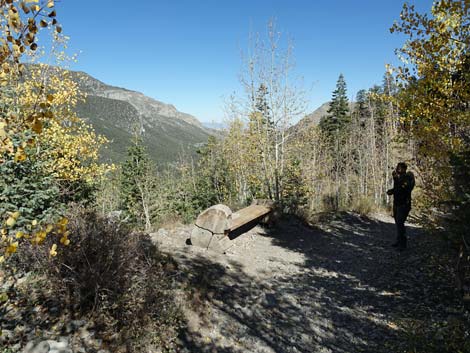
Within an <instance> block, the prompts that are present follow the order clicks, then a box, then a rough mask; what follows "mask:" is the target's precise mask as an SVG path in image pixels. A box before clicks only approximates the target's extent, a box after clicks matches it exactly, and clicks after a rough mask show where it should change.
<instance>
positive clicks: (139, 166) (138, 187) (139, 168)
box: [121, 137, 151, 225]
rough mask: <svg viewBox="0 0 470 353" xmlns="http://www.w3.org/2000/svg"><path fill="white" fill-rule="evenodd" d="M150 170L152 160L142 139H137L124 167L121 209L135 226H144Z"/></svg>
mask: <svg viewBox="0 0 470 353" xmlns="http://www.w3.org/2000/svg"><path fill="white" fill-rule="evenodd" d="M150 170H151V163H150V158H149V156H148V154H147V151H146V149H145V147H144V146H143V143H142V139H141V138H139V137H136V138H135V139H134V140H133V141H132V145H131V146H129V148H128V150H127V159H126V161H125V162H124V163H123V165H122V175H121V209H122V210H124V212H125V214H126V217H129V221H130V222H131V223H133V224H138V225H142V224H141V220H142V218H143V216H144V206H145V205H144V204H145V201H146V200H145V196H146V195H145V193H144V192H143V186H144V184H145V182H146V179H147V178H148V176H149V172H150Z"/></svg>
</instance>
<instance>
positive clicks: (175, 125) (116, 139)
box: [26, 64, 214, 164]
mask: <svg viewBox="0 0 470 353" xmlns="http://www.w3.org/2000/svg"><path fill="white" fill-rule="evenodd" d="M30 67H32V65H31V64H27V70H26V74H28V68H30ZM51 69H52V70H51ZM56 70H59V71H62V69H61V68H57V67H51V66H49V67H48V70H47V71H48V72H50V73H52V72H54V71H56ZM67 73H68V74H70V75H71V78H72V79H73V80H74V81H75V82H77V83H78V85H79V87H80V90H81V92H83V93H86V99H85V101H84V102H79V103H78V104H77V106H76V110H77V113H78V116H79V117H80V118H82V119H84V120H85V121H86V122H88V123H89V124H91V125H92V126H93V127H94V129H95V130H96V132H97V133H99V134H101V135H104V136H106V137H107V138H108V140H109V141H110V142H109V144H108V145H107V146H106V148H104V149H103V150H102V157H103V160H105V161H112V162H121V161H123V160H124V159H125V158H126V153H127V147H128V146H129V145H130V144H131V141H132V138H133V136H135V134H136V133H139V134H140V136H141V137H142V140H143V143H144V145H145V146H146V147H147V149H148V152H149V155H150V157H151V158H152V159H153V160H154V161H155V162H157V164H165V163H169V162H173V161H175V160H177V159H178V158H180V157H181V156H182V155H186V156H187V155H193V154H195V152H196V150H197V148H198V147H199V146H201V145H203V144H204V143H205V142H206V141H207V138H208V137H209V136H210V135H212V134H214V131H213V130H211V129H209V128H206V127H204V126H203V125H202V123H201V122H200V121H199V120H198V119H196V118H195V117H194V116H192V115H190V114H186V113H182V112H180V111H178V110H177V109H176V108H175V107H174V106H173V105H171V104H166V103H163V102H160V101H157V100H156V99H153V98H150V97H147V96H145V95H144V94H143V93H140V92H136V91H132V90H128V89H125V88H121V87H115V86H110V85H107V84H106V83H104V82H101V81H99V80H98V79H96V78H94V77H92V76H90V75H89V74H87V73H84V72H77V71H67Z"/></svg>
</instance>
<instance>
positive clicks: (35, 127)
mask: <svg viewBox="0 0 470 353" xmlns="http://www.w3.org/2000/svg"><path fill="white" fill-rule="evenodd" d="M31 128H32V129H33V131H34V132H35V133H37V134H40V133H41V132H42V123H41V121H40V120H38V119H35V120H34V122H33V125H32V126H31Z"/></svg>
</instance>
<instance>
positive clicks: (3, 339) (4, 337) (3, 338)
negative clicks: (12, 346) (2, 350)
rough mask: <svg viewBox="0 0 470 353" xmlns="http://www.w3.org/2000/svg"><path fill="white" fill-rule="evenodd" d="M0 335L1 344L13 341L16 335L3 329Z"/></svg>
mask: <svg viewBox="0 0 470 353" xmlns="http://www.w3.org/2000/svg"><path fill="white" fill-rule="evenodd" d="M1 333H2V334H1V335H0V343H6V342H9V341H11V340H12V338H13V336H14V334H13V331H10V330H5V329H3V330H2V331H1Z"/></svg>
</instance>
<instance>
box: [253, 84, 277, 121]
mask: <svg viewBox="0 0 470 353" xmlns="http://www.w3.org/2000/svg"><path fill="white" fill-rule="evenodd" d="M268 94H269V92H268V88H267V87H266V85H265V84H263V83H262V84H260V86H259V88H258V91H257V92H256V98H255V109H256V112H257V113H260V114H261V116H262V118H261V122H262V123H263V125H265V126H266V125H267V126H269V127H272V126H273V125H274V123H273V121H272V116H271V108H270V107H269V104H268Z"/></svg>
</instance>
